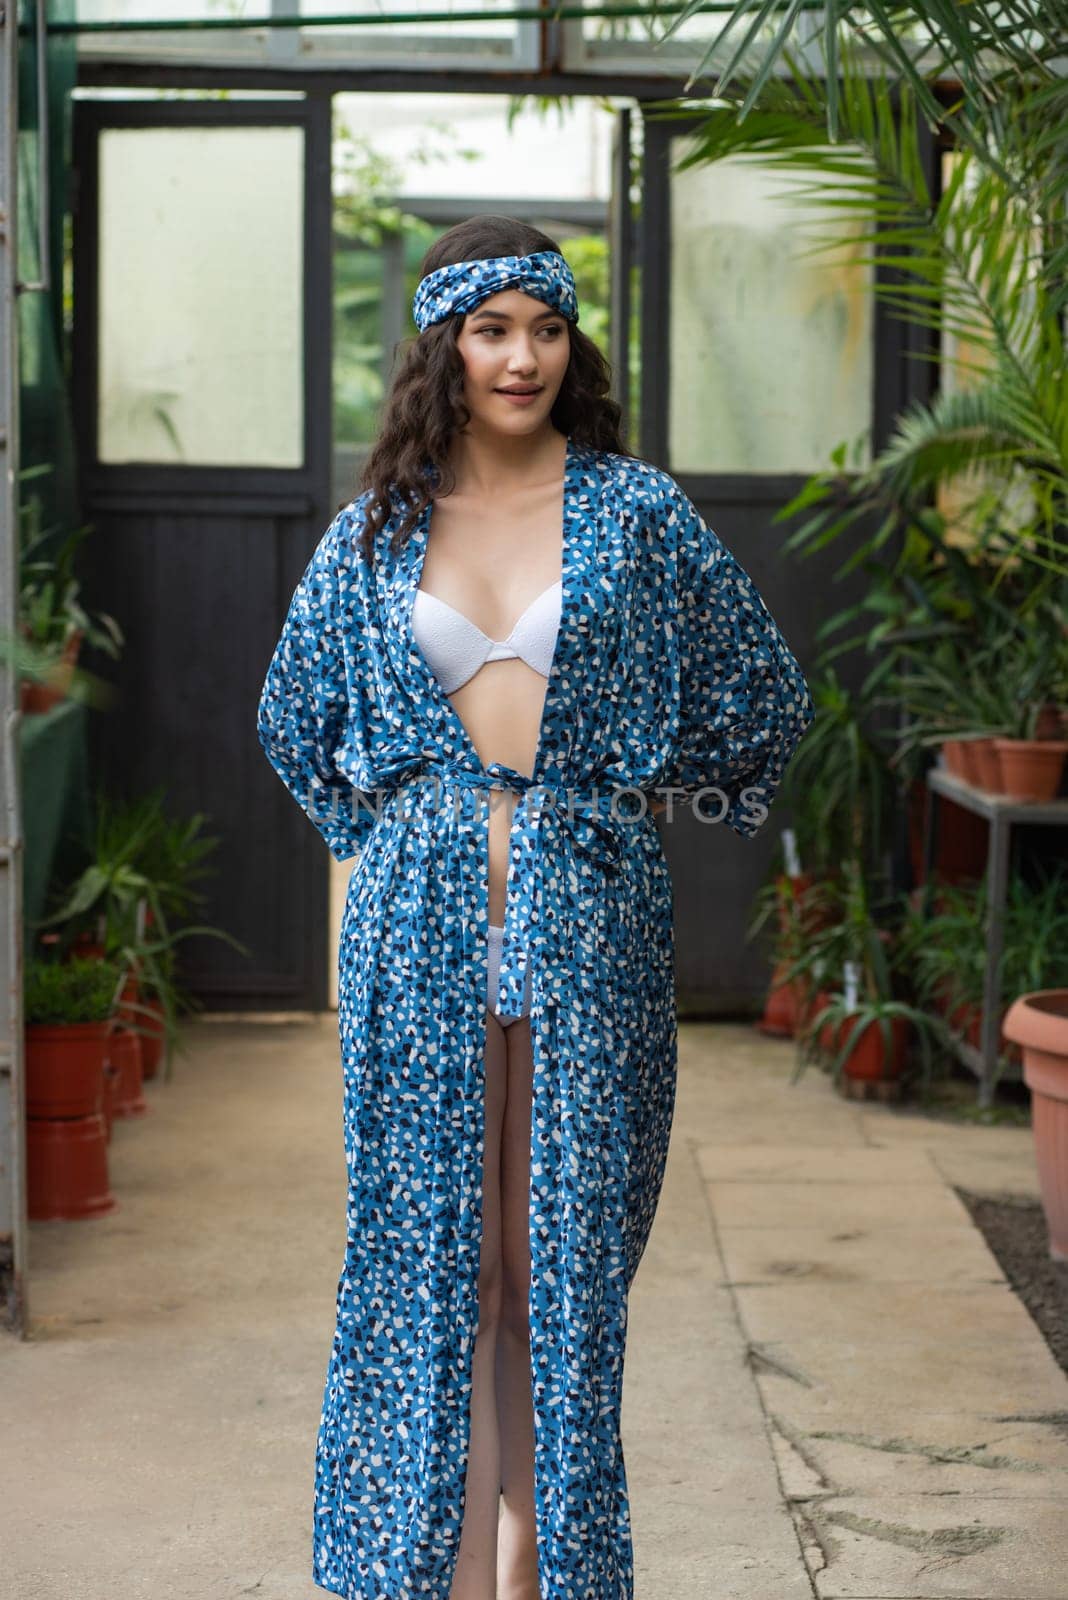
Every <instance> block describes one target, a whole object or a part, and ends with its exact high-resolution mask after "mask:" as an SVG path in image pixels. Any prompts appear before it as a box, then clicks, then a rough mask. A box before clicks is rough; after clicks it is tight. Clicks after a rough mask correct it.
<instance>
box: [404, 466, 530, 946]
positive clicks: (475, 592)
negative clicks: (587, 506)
mask: <svg viewBox="0 0 1068 1600" xmlns="http://www.w3.org/2000/svg"><path fill="white" fill-rule="evenodd" d="M561 512H562V507H561V487H560V483H559V481H557V482H556V483H547V484H544V485H537V486H536V487H533V488H530V489H525V490H524V492H523V496H522V501H521V504H512V503H511V502H510V501H509V500H508V499H507V498H506V499H503V500H502V501H501V502H499V503H496V504H494V505H492V506H490V505H487V504H486V503H485V501H484V500H483V499H480V498H476V497H475V496H473V495H456V494H452V495H448V496H446V497H445V498H444V499H441V500H436V501H435V502H434V510H433V515H432V519H431V521H432V529H433V532H432V537H431V544H432V545H433V549H431V548H430V547H429V546H428V548H427V553H426V558H425V560H424V562H423V570H422V573H421V574H420V579H419V586H420V588H422V589H425V590H427V591H428V592H429V593H431V594H435V595H437V596H438V598H439V599H440V600H444V601H446V602H447V604H448V605H450V606H455V607H456V609H457V610H458V611H462V612H463V614H464V616H465V617H468V618H469V619H470V620H471V621H472V622H473V623H475V624H476V625H477V626H478V627H479V628H481V629H482V631H483V633H485V634H486V635H487V636H488V637H489V638H491V639H497V640H501V639H507V637H508V635H509V634H510V633H511V631H512V629H513V628H514V626H515V624H516V622H517V620H518V619H519V617H521V616H522V615H523V612H524V611H525V609H526V608H527V607H528V606H529V605H530V603H531V601H532V600H534V599H536V598H537V596H538V595H540V594H541V593H542V592H543V591H544V590H545V589H548V588H550V587H551V585H552V584H554V583H556V582H557V580H558V579H559V578H560V577H561V539H562V515H561ZM546 683H547V680H546V679H545V678H544V677H542V675H541V673H540V672H537V671H535V669H534V668H533V667H531V666H528V664H527V663H526V662H525V661H523V660H521V659H520V658H518V657H513V658H510V659H508V660H505V661H486V662H484V663H483V665H482V666H481V667H480V668H479V670H478V671H477V672H476V673H475V674H474V675H473V676H472V677H470V678H468V680H467V682H466V683H462V684H461V685H460V687H459V688H458V689H456V690H454V691H453V693H452V694H450V695H449V697H448V698H449V700H450V702H451V704H452V707H453V709H454V710H455V712H456V715H457V716H458V717H459V719H460V721H461V723H462V724H463V726H464V728H465V729H466V731H467V735H468V738H469V739H470V740H471V743H472V744H473V745H474V748H475V752H476V754H477V755H478V758H479V760H480V761H481V763H482V765H483V766H484V767H486V766H489V764H490V763H491V762H493V761H500V762H503V763H504V764H505V765H506V766H509V767H514V768H515V770H516V771H517V772H522V773H523V774H524V775H525V776H526V777H533V775H534V759H535V756H536V755H537V749H538V734H539V732H540V729H541V721H542V713H543V710H544V706H545V690H546ZM517 799H518V796H517V795H516V794H514V793H512V792H509V791H502V790H494V791H493V793H492V794H491V795H490V796H489V802H488V813H489V815H488V827H489V920H490V921H491V922H492V923H495V924H496V925H497V926H498V927H499V926H501V925H503V923H504V912H505V904H506V900H505V886H506V882H507V876H508V840H509V833H510V830H511V822H512V813H513V812H514V810H515V806H516V802H517Z"/></svg>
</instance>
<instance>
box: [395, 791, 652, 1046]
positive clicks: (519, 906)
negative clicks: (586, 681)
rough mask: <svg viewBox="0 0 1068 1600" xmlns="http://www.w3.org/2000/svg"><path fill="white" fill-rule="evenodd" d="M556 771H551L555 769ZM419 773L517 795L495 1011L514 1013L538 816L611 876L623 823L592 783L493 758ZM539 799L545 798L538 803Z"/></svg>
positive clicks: (523, 968) (525, 956)
mask: <svg viewBox="0 0 1068 1600" xmlns="http://www.w3.org/2000/svg"><path fill="white" fill-rule="evenodd" d="M554 775H555V774H554ZM420 776H421V777H422V778H429V779H430V780H431V781H434V780H436V781H439V782H440V783H441V784H442V786H443V787H444V788H446V789H449V788H453V789H471V790H474V791H476V792H479V791H484V792H487V793H488V792H489V791H490V790H493V789H510V790H513V791H515V792H517V793H518V795H519V799H518V801H517V803H516V807H515V810H514V812H513V814H512V825H511V839H510V860H509V873H510V876H511V880H512V882H513V883H514V884H515V886H516V893H515V894H512V895H509V896H508V899H507V902H506V906H505V915H504V938H503V941H502V947H501V965H500V973H499V976H498V980H497V981H498V996H497V1010H498V1012H499V1014H500V1015H501V1016H518V1015H519V1013H520V1012H521V1011H522V1009H523V991H524V987H525V984H526V973H527V962H528V961H529V959H530V954H531V949H532V943H533V934H534V930H535V918H534V889H535V884H536V883H538V882H539V881H540V880H539V875H538V872H537V868H538V865H539V864H540V856H541V850H542V835H541V819H542V817H543V816H550V817H552V818H554V819H555V820H556V822H557V824H558V826H559V827H560V828H561V830H562V832H563V833H564V835H566V837H567V838H568V839H569V840H570V842H571V845H572V847H573V849H574V850H575V853H576V855H577V856H578V857H579V858H582V859H586V860H588V861H591V862H593V863H595V864H596V865H597V866H599V867H600V868H601V869H602V870H603V871H604V872H605V873H606V874H607V875H609V876H611V875H613V874H615V873H616V872H617V871H618V870H619V864H620V861H621V860H622V857H623V835H622V832H621V828H622V827H623V826H624V824H623V823H622V822H621V820H620V819H619V817H618V816H613V815H612V814H611V813H612V807H611V791H610V790H608V789H603V790H598V789H597V788H596V787H595V786H592V785H591V786H590V787H589V788H586V787H585V786H583V788H582V789H578V788H576V786H575V785H573V784H567V785H565V784H560V783H558V782H550V781H547V780H544V779H540V778H538V779H536V778H530V777H527V775H526V774H525V773H522V772H517V771H516V769H515V768H514V767H509V766H507V765H506V764H505V763H504V762H503V761H492V762H490V764H489V766H487V767H484V768H483V769H482V770H481V771H472V770H471V769H470V768H468V767H460V766H453V765H447V764H443V763H434V764H433V765H431V766H428V767H424V769H423V772H422V774H421V775H420ZM539 800H541V801H542V802H543V803H539Z"/></svg>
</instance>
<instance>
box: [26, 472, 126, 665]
mask: <svg viewBox="0 0 1068 1600" xmlns="http://www.w3.org/2000/svg"><path fill="white" fill-rule="evenodd" d="M47 470H50V469H48V468H27V469H26V470H25V471H24V472H23V473H22V474H20V479H21V480H23V481H24V480H25V479H27V478H31V477H33V476H36V475H38V474H39V473H40V472H41V471H47ZM19 520H20V537H19V608H18V616H19V627H18V640H17V647H16V649H15V666H16V669H17V670H18V671H19V672H21V673H22V675H23V676H26V677H32V678H37V679H47V678H48V676H49V675H50V674H51V673H53V672H54V671H55V668H56V666H57V664H58V663H59V662H60V661H61V660H62V659H63V657H64V653H65V652H66V651H68V650H69V648H70V646H71V643H72V641H73V640H74V639H75V638H76V637H79V636H80V637H81V638H82V639H84V640H85V641H86V643H88V644H90V645H95V646H96V647H97V648H99V649H101V650H103V651H104V652H105V653H106V654H108V655H110V656H112V657H117V656H118V655H119V653H120V651H121V648H122V645H123V633H122V629H121V628H120V627H119V624H118V623H117V622H116V620H115V618H114V617H112V616H110V615H109V614H108V613H107V612H104V611H88V610H86V608H85V607H84V606H83V605H82V603H81V599H80V595H81V583H80V581H79V579H78V576H77V574H76V572H75V570H74V563H75V556H76V554H77V552H78V549H79V547H80V545H81V544H82V542H83V541H84V539H85V538H86V537H87V536H88V534H89V533H90V532H91V531H92V524H91V523H87V524H85V526H83V527H81V528H75V529H72V530H71V531H70V532H69V533H68V534H66V536H65V537H62V538H58V536H59V534H60V529H58V528H56V527H52V528H43V527H42V526H41V520H42V502H41V498H40V496H38V495H36V494H32V493H31V494H29V495H27V496H26V497H25V499H24V500H23V502H22V504H21V505H20V507H19ZM57 538H58V543H57ZM12 643H15V641H9V649H10V647H11V644H12ZM80 682H81V686H82V688H83V690H84V691H85V692H86V693H87V694H90V695H95V693H96V686H97V680H96V679H95V678H94V677H93V675H92V674H87V673H85V672H84V670H83V671H82V673H81V675H80ZM72 687H73V685H72Z"/></svg>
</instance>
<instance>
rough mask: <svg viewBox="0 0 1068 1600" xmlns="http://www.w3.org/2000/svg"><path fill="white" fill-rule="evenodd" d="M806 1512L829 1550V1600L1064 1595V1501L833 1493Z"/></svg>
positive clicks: (1016, 1599)
mask: <svg viewBox="0 0 1068 1600" xmlns="http://www.w3.org/2000/svg"><path fill="white" fill-rule="evenodd" d="M804 1515H805V1517H806V1519H807V1520H808V1521H809V1522H810V1523H811V1524H812V1526H813V1528H814V1530H815V1533H816V1536H817V1538H818V1539H819V1541H820V1544H821V1545H822V1546H823V1549H824V1554H825V1564H824V1565H823V1567H822V1570H814V1572H813V1578H814V1582H815V1586H816V1593H817V1595H818V1596H819V1597H820V1600H844V1597H845V1596H850V1597H853V1600H856V1597H860V1600H888V1597H889V1596H896V1595H902V1594H904V1595H908V1596H909V1597H910V1600H920V1597H923V1600H951V1597H952V1600H961V1597H963V1596H972V1595H981V1596H986V1595H994V1594H996V1595H1004V1596H1007V1597H1008V1600H1064V1596H1065V1592H1066V1584H1065V1566H1064V1541H1065V1514H1064V1504H1063V1502H1061V1501H1034V1502H1027V1501H1023V1500H1004V1499H995V1498H991V1499H988V1500H982V1499H978V1498H969V1499H968V1500H967V1501H965V1502H963V1503H962V1502H959V1501H956V1500H955V1499H954V1498H953V1497H952V1496H947V1497H946V1498H945V1499H944V1500H939V1499H927V1498H918V1497H900V1498H898V1497H891V1496H880V1497H879V1498H878V1499H877V1500H876V1499H867V1498H865V1497H864V1496H862V1495H850V1496H849V1497H838V1496H831V1497H829V1498H828V1499H825V1500H822V1501H820V1502H819V1503H818V1504H817V1505H813V1504H806V1505H805V1507H804Z"/></svg>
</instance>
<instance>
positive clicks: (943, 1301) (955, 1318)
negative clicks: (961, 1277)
mask: <svg viewBox="0 0 1068 1600" xmlns="http://www.w3.org/2000/svg"><path fill="white" fill-rule="evenodd" d="M735 1295H736V1299H737V1302H738V1306H739V1308H740V1311H741V1316H742V1322H743V1325H744V1327H745V1330H746V1333H747V1335H748V1337H749V1338H750V1339H756V1340H758V1341H761V1342H769V1341H772V1340H775V1339H785V1340H786V1341H787V1342H793V1341H795V1340H812V1339H822V1340H826V1341H827V1342H828V1343H829V1344H831V1345H832V1346H835V1347H837V1348H838V1349H839V1350H841V1351H843V1352H844V1351H849V1352H852V1351H853V1350H855V1349H858V1348H861V1347H863V1346H864V1345H866V1344H868V1343H869V1342H870V1341H872V1340H873V1339H874V1342H875V1344H876V1345H877V1346H880V1347H881V1346H883V1345H884V1344H885V1343H887V1342H890V1341H892V1342H893V1343H894V1345H896V1346H899V1347H902V1346H915V1345H920V1346H922V1347H924V1348H927V1347H928V1346H931V1345H935V1344H937V1343H939V1342H941V1341H944V1342H946V1343H947V1344H949V1345H950V1346H951V1347H954V1348H956V1349H957V1350H958V1351H959V1352H960V1358H961V1360H962V1361H963V1362H965V1363H967V1361H968V1359H969V1354H968V1352H969V1351H970V1348H971V1346H972V1345H973V1344H975V1343H977V1342H978V1343H979V1344H981V1345H984V1346H985V1345H987V1344H989V1343H991V1342H992V1343H994V1344H996V1345H997V1346H998V1347H999V1348H1000V1349H1002V1350H1006V1351H1007V1350H1009V1349H1010V1348H1018V1349H1020V1350H1021V1351H1026V1350H1027V1349H1029V1348H1030V1347H1031V1346H1032V1344H1033V1341H1034V1338H1035V1336H1036V1334H1037V1333H1038V1330H1037V1329H1036V1327H1035V1324H1034V1322H1033V1321H1032V1319H1031V1316H1030V1314H1029V1312H1028V1311H1027V1309H1026V1307H1025V1306H1023V1305H1022V1304H1021V1302H1020V1300H1019V1298H1018V1296H1017V1295H1015V1294H1014V1293H1013V1292H1012V1290H1011V1289H1010V1288H1009V1286H1008V1284H1006V1283H1002V1284H993V1285H984V1284H970V1285H965V1286H964V1287H963V1288H961V1287H958V1286H957V1285H952V1286H947V1287H945V1288H940V1289H938V1290H937V1292H934V1293H932V1290H931V1286H930V1284H927V1283H840V1284H837V1285H836V1286H835V1290H834V1293H833V1294H828V1292H827V1289H826V1288H825V1287H824V1286H823V1285H822V1284H808V1283H789V1284H755V1285H740V1286H736V1289H735ZM1039 1338H1041V1335H1039ZM1042 1348H1043V1350H1045V1349H1046V1347H1045V1345H1044V1344H1043V1346H1042ZM1049 1359H1050V1360H1051V1361H1052V1357H1049Z"/></svg>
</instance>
